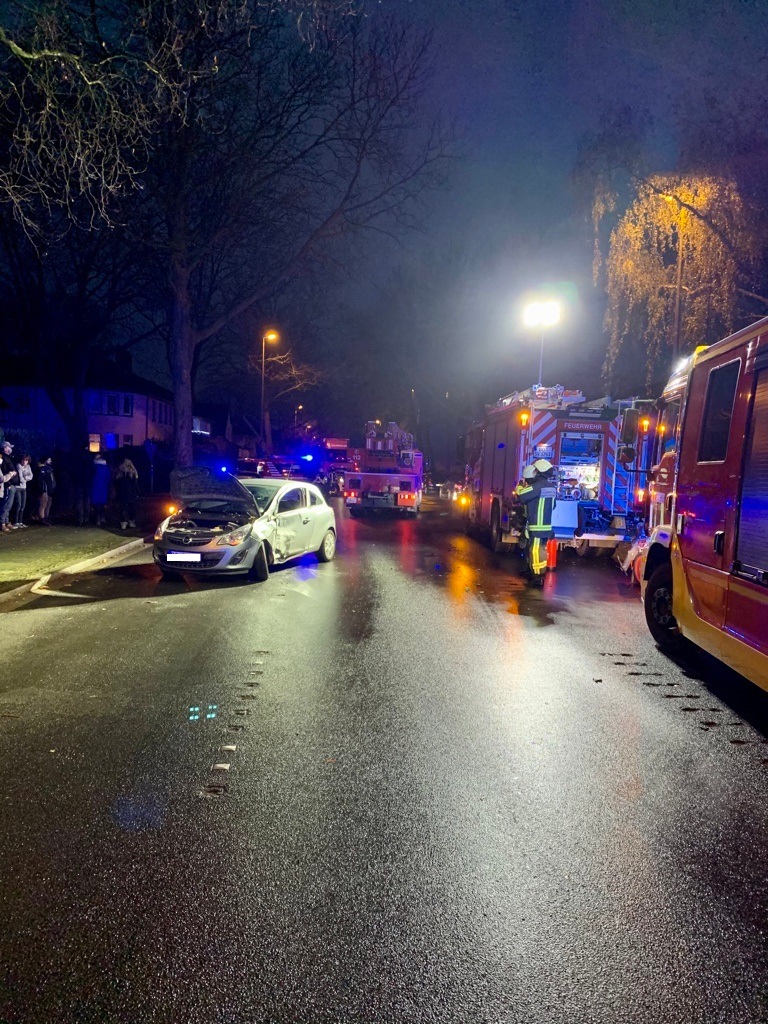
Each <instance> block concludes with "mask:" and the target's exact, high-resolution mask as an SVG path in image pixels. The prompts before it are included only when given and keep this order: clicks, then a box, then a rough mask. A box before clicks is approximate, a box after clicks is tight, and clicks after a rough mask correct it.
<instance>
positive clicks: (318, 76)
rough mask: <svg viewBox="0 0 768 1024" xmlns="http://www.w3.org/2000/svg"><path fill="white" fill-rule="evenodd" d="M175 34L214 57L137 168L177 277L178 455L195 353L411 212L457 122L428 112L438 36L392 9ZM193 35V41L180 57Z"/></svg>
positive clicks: (159, 246)
mask: <svg viewBox="0 0 768 1024" xmlns="http://www.w3.org/2000/svg"><path fill="white" fill-rule="evenodd" d="M225 28H226V31H223V30H222V31H213V30H210V31H209V30H207V29H206V30H204V31H201V32H198V33H191V32H186V33H185V34H183V35H181V36H180V39H181V42H180V45H179V53H178V59H179V60H180V61H181V62H183V61H185V60H187V59H188V61H189V63H190V65H194V66H199V65H200V63H201V62H202V63H204V61H203V60H202V58H201V49H202V50H205V51H206V52H208V53H209V59H210V63H214V61H215V64H216V66H217V68H218V71H217V73H216V75H215V76H213V77H209V78H201V79H199V80H197V81H196V82H195V83H194V85H193V86H192V87H191V88H190V89H189V92H188V95H187V97H186V114H185V117H184V118H181V117H178V116H171V117H169V118H168V120H167V122H166V123H165V125H164V126H163V129H162V132H161V133H160V134H159V135H158V137H157V139H156V141H155V143H154V149H153V152H152V154H151V159H150V163H149V166H148V170H147V173H146V175H145V176H144V179H143V180H144V183H145V190H144V193H143V201H142V204H141V210H140V223H141V233H142V238H143V240H144V241H145V244H147V246H148V247H149V248H151V250H152V251H153V252H154V254H155V258H156V259H157V260H158V266H159V268H162V269H161V270H160V273H162V274H163V275H164V276H165V277H166V279H167V281H168V287H169V309H170V312H169V356H170V366H171V375H172V380H173V386H174V394H175V418H176V459H177V463H178V464H179V465H182V466H183V465H188V464H190V462H191V458H192V447H191V433H190V429H189V428H190V426H191V416H192V372H193V366H194V363H195V353H196V352H197V350H198V349H199V347H200V346H202V345H204V344H205V343H207V342H208V341H209V340H210V339H212V338H215V337H216V336H217V335H218V334H219V332H221V331H222V330H225V329H227V328H228V327H229V326H230V325H232V324H233V323H234V322H235V321H237V320H238V318H240V317H242V316H243V314H245V313H246V312H248V311H249V310H251V309H253V308H255V307H259V306H261V305H262V304H264V303H265V302H267V301H268V300H269V299H270V297H271V296H274V295H275V294H276V293H279V291H280V290H281V289H282V288H283V287H284V285H285V283H286V282H288V281H290V280H291V279H293V278H294V277H295V276H296V275H301V274H304V273H306V272H307V271H308V269H309V268H310V267H312V266H316V265H317V263H318V261H322V260H323V259H331V258H336V259H338V258H341V257H342V256H343V253H342V252H341V249H340V242H341V240H342V239H344V238H345V237H348V236H349V235H352V234H355V233H357V232H360V231H363V230H379V231H384V232H392V231H396V232H400V231H403V230H405V229H407V228H409V227H411V226H412V225H413V215H414V202H415V200H416V199H417V198H418V197H419V195H420V194H421V193H422V192H423V190H424V189H426V188H429V187H432V186H435V185H436V184H438V183H439V182H440V181H441V180H442V175H443V173H444V169H445V164H446V159H447V154H448V151H449V148H450V142H451V139H450V132H449V131H446V130H444V129H443V128H442V126H441V125H439V124H432V125H428V126H426V127H425V126H424V123H423V120H422V119H421V117H420V102H421V98H422V93H423V90H424V87H425V85H426V82H427V81H428V78H429V75H430V70H431V56H430V41H429V39H428V38H425V37H415V36H414V35H413V34H412V33H411V32H410V31H409V30H408V29H407V28H405V27H402V26H398V25H396V24H395V23H394V22H392V21H382V22H380V23H379V24H378V25H377V26H374V27H371V26H370V25H369V24H367V23H363V22H361V21H358V20H353V21H350V22H349V23H348V25H347V31H346V32H345V33H344V34H340V33H339V32H337V31H334V32H329V33H317V35H316V37H315V39H314V42H313V45H312V46H311V47H310V46H307V45H305V44H304V43H303V42H302V41H301V40H299V39H297V37H296V35H295V31H294V27H293V25H292V24H289V23H287V22H286V19H285V17H284V16H282V15H281V14H280V13H279V12H278V13H275V12H274V11H266V12H265V11H263V10H261V9H258V8H257V9H255V10H254V11H253V17H252V18H251V19H250V20H249V21H248V23H247V24H245V23H239V22H231V23H227V24H226V26H225ZM187 49H188V50H189V51H190V52H189V56H188V58H187Z"/></svg>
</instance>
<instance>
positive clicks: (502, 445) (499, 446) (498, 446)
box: [496, 441, 507, 448]
mask: <svg viewBox="0 0 768 1024" xmlns="http://www.w3.org/2000/svg"><path fill="white" fill-rule="evenodd" d="M496 447H497V448H506V447H507V446H506V445H505V444H504V442H503V441H499V443H498V444H497V445H496Z"/></svg>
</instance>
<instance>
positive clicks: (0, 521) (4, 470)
mask: <svg viewBox="0 0 768 1024" xmlns="http://www.w3.org/2000/svg"><path fill="white" fill-rule="evenodd" d="M12 452H13V445H12V444H11V443H10V441H3V444H2V455H0V476H1V477H2V479H3V484H4V485H5V493H4V494H3V497H2V499H0V530H2V532H3V533H10V532H11V526H10V525H9V523H8V519H9V518H10V513H11V505H12V504H13V499H14V498H15V497H16V484H17V482H18V479H19V474H18V472H17V470H16V465H15V463H14V461H13V459H12V458H11V454H12Z"/></svg>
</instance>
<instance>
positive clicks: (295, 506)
mask: <svg viewBox="0 0 768 1024" xmlns="http://www.w3.org/2000/svg"><path fill="white" fill-rule="evenodd" d="M173 488H174V490H173V493H174V496H175V497H176V498H177V500H178V508H177V509H174V511H173V512H172V513H171V515H169V516H168V518H167V519H165V520H164V521H163V522H162V523H160V525H159V526H158V528H157V530H156V532H155V543H154V548H153V552H152V554H153V558H154V560H155V564H156V565H157V567H158V568H159V569H160V571H161V573H162V575H163V577H164V578H165V579H175V578H177V577H178V576H179V574H180V573H194V574H196V575H212V574H219V573H221V574H227V575H246V576H248V577H249V578H251V579H253V580H258V581H263V580H266V579H267V577H268V576H269V569H270V566H272V565H281V564H282V563H284V562H287V561H289V560H290V559H292V558H297V557H298V556H300V555H304V554H307V553H308V552H310V553H313V554H315V555H316V556H317V558H318V559H319V560H320V561H321V562H330V561H331V559H332V558H333V557H334V555H335V553H336V518H335V515H334V512H333V509H332V508H331V507H330V506H329V505H328V504H327V503H326V501H325V498H324V497H323V495H322V493H321V492H320V490H319V489H318V488H317V487H315V486H314V485H313V484H309V483H297V482H295V481H286V480H283V479H280V478H277V479H264V478H261V477H245V478H241V479H238V478H237V477H234V476H232V475H231V474H229V473H216V472H215V471H213V470H210V469H208V468H205V467H197V468H194V469H190V470H183V471H181V472H180V473H178V474H177V475H176V478H175V480H174V481H173Z"/></svg>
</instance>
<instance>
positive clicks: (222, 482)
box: [171, 466, 256, 508]
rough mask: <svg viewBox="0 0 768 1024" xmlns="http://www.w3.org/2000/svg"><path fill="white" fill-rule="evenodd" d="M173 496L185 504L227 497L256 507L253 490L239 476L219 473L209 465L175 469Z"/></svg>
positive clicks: (172, 479)
mask: <svg viewBox="0 0 768 1024" xmlns="http://www.w3.org/2000/svg"><path fill="white" fill-rule="evenodd" d="M171 497H172V498H175V499H176V500H177V501H179V502H180V503H181V504H183V505H186V504H188V503H189V502H190V501H198V500H200V499H205V498H226V499H228V500H229V501H238V502H243V503H244V504H246V505H248V506H249V507H250V508H256V502H255V501H254V500H253V496H252V495H251V492H250V491H249V490H248V488H247V487H243V485H242V484H241V483H240V481H239V480H238V479H237V477H235V476H232V474H231V473H221V472H219V473H217V472H216V471H215V470H213V469H209V468H208V467H207V466H193V467H192V469H175V470H174V471H173V472H172V473H171Z"/></svg>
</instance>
